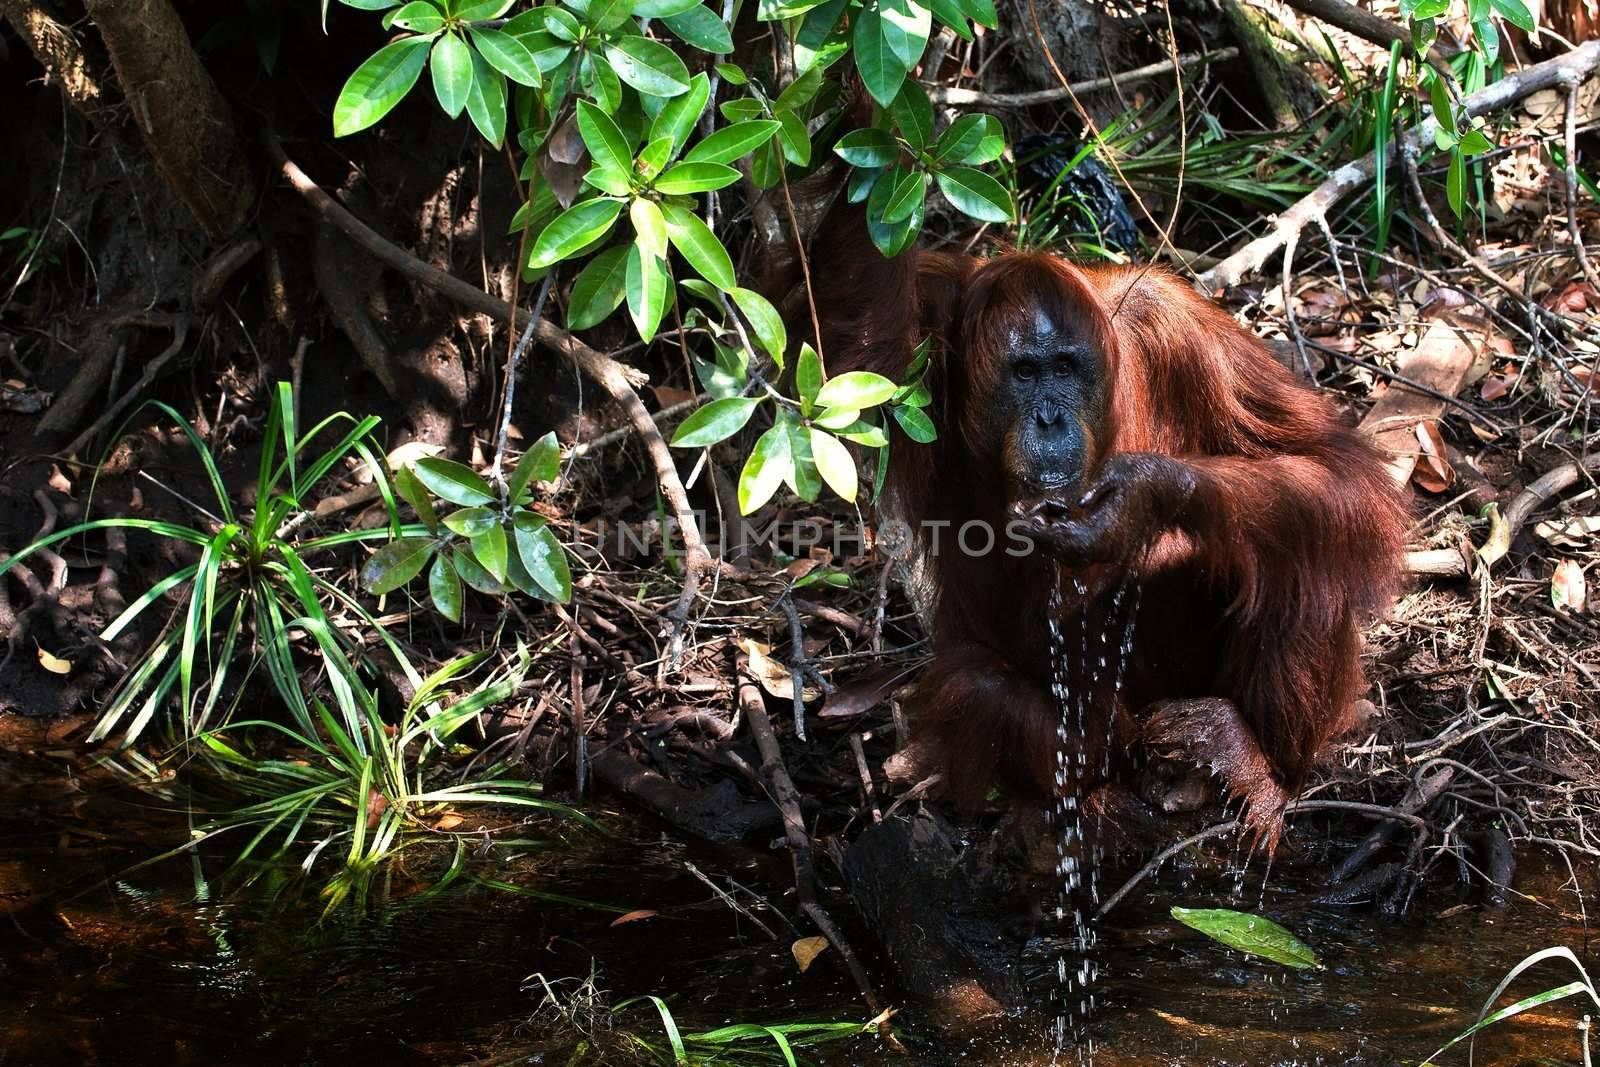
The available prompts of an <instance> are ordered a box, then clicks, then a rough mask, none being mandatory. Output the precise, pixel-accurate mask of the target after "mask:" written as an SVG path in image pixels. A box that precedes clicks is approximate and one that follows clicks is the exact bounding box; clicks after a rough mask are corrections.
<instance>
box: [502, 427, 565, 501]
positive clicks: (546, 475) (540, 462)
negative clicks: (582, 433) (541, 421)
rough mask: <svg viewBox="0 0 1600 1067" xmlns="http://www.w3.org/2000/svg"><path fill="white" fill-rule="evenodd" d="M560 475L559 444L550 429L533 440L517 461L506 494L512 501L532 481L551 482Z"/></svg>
mask: <svg viewBox="0 0 1600 1067" xmlns="http://www.w3.org/2000/svg"><path fill="white" fill-rule="evenodd" d="M559 477H561V445H560V444H559V443H557V441H556V432H555V431H554V430H551V431H550V432H549V433H547V434H545V435H544V436H543V437H541V438H539V439H538V440H537V441H535V442H534V443H533V444H532V445H531V446H530V447H529V448H528V450H527V451H526V452H524V453H523V454H522V459H520V460H519V461H518V462H517V469H516V470H515V471H514V472H513V473H512V475H511V481H510V483H509V484H508V485H507V487H506V496H507V498H509V499H510V500H511V501H512V502H513V503H516V502H517V500H518V498H519V497H521V496H522V491H523V490H524V489H526V488H528V486H529V485H532V484H533V483H534V482H553V481H555V480H556V479H557V478H559Z"/></svg>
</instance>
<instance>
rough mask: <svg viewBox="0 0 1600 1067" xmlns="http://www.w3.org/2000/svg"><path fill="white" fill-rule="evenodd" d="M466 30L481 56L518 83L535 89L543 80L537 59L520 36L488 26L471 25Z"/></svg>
mask: <svg viewBox="0 0 1600 1067" xmlns="http://www.w3.org/2000/svg"><path fill="white" fill-rule="evenodd" d="M468 32H469V33H471V34H472V43H473V44H475V45H477V46H478V51H479V52H481V53H482V54H483V58H484V59H487V60H488V61H489V63H490V65H491V66H493V67H494V69H495V70H498V71H499V72H500V73H501V74H504V75H505V76H506V77H508V78H510V79H511V80H512V81H514V82H516V83H517V84H518V85H526V86H529V87H530V88H535V89H537V88H538V87H539V84H540V82H542V81H543V80H544V79H543V78H542V76H541V75H540V72H539V63H538V61H537V60H535V59H534V57H533V53H532V52H530V51H529V50H528V46H527V45H525V44H523V43H522V40H521V39H520V38H517V37H513V36H511V35H510V34H509V33H506V32H505V31H504V30H496V29H491V28H489V27H478V26H473V27H470V28H469V30H468Z"/></svg>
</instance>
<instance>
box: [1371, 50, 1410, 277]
mask: <svg viewBox="0 0 1600 1067" xmlns="http://www.w3.org/2000/svg"><path fill="white" fill-rule="evenodd" d="M1401 48H1402V44H1401V42H1400V41H1395V42H1394V43H1392V44H1391V45H1390V46H1389V68H1388V70H1386V71H1384V75H1383V89H1382V91H1380V92H1379V93H1378V101H1377V125H1376V126H1375V127H1373V133H1374V138H1373V140H1374V144H1373V152H1374V156H1373V160H1374V162H1375V164H1376V165H1375V168H1374V170H1373V173H1372V202H1373V204H1374V205H1375V206H1376V208H1377V219H1378V237H1377V241H1376V244H1375V246H1374V250H1375V251H1377V252H1382V251H1383V250H1384V248H1385V246H1387V245H1388V243H1389V212H1390V207H1389V142H1390V141H1391V140H1392V139H1393V137H1392V135H1393V133H1394V118H1395V116H1394V98H1395V83H1396V82H1397V81H1398V79H1399V73H1400V55H1401ZM1369 270H1370V271H1371V274H1372V277H1374V278H1376V277H1377V276H1378V260H1377V257H1376V256H1374V257H1373V258H1372V264H1371V266H1370V267H1369Z"/></svg>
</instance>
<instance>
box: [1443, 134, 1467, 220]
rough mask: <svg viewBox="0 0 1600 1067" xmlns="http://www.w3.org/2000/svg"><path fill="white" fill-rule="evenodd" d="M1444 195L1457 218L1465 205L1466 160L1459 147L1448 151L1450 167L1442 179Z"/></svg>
mask: <svg viewBox="0 0 1600 1067" xmlns="http://www.w3.org/2000/svg"><path fill="white" fill-rule="evenodd" d="M1444 195H1445V199H1446V200H1448V201H1449V202H1450V210H1451V211H1452V212H1454V213H1455V216H1456V218H1458V219H1459V218H1460V217H1461V213H1462V211H1464V210H1465V209H1466V206H1467V160H1466V156H1465V155H1464V154H1463V153H1462V152H1461V150H1460V149H1457V150H1456V151H1454V152H1451V153H1450V168H1449V170H1448V171H1446V173H1445V179H1444Z"/></svg>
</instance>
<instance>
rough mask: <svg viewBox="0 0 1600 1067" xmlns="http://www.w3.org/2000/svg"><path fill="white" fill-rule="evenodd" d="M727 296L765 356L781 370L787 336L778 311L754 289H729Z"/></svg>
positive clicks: (786, 346) (787, 341)
mask: <svg viewBox="0 0 1600 1067" xmlns="http://www.w3.org/2000/svg"><path fill="white" fill-rule="evenodd" d="M728 295H729V296H731V297H733V302H734V303H735V304H737V305H738V307H739V310H740V311H741V312H743V313H744V317H745V319H746V320H747V321H748V322H749V323H750V328H751V329H752V330H753V331H755V335H756V342H757V343H758V344H760V345H761V347H762V348H764V349H766V351H767V355H769V356H771V357H772V361H773V362H774V363H776V364H777V365H778V369H779V370H782V369H783V357H784V353H785V352H786V351H787V350H788V348H789V335H788V331H787V330H786V329H785V328H784V325H783V316H782V315H780V314H778V309H777V308H775V307H773V306H772V304H771V302H770V301H768V300H767V298H766V297H764V296H762V295H761V294H760V293H758V292H756V291H755V290H754V289H739V288H735V289H730V290H728Z"/></svg>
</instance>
